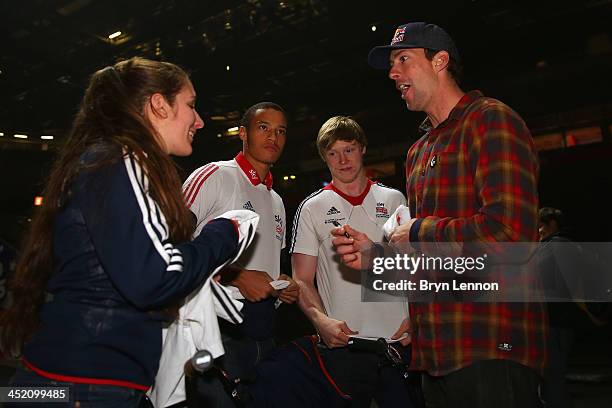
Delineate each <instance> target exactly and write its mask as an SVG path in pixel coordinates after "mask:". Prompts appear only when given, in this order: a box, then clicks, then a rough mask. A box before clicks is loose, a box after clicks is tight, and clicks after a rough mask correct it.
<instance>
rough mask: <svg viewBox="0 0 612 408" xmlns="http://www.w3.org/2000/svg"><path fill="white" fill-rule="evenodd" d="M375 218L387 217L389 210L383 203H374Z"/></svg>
mask: <svg viewBox="0 0 612 408" xmlns="http://www.w3.org/2000/svg"><path fill="white" fill-rule="evenodd" d="M376 218H389V210H387V208H386V207H385V203H376Z"/></svg>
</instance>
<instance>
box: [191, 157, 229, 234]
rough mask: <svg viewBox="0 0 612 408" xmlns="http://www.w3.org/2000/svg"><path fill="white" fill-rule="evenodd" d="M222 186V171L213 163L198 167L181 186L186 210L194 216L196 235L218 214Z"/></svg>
mask: <svg viewBox="0 0 612 408" xmlns="http://www.w3.org/2000/svg"><path fill="white" fill-rule="evenodd" d="M222 186H223V171H221V170H220V168H219V166H218V165H216V164H215V163H210V164H207V165H205V166H202V167H200V168H199V169H197V170H196V171H194V172H193V173H191V175H190V176H189V177H188V178H187V180H186V181H185V183H184V184H183V198H184V200H185V204H186V205H187V208H189V210H190V211H191V212H192V213H193V214H194V215H195V216H196V229H195V231H196V234H195V235H197V234H198V233H199V232H200V231H201V229H202V227H203V225H205V224H206V223H207V222H208V221H210V219H211V218H212V216H213V215H214V214H216V213H218V207H219V200H220V198H221V191H222Z"/></svg>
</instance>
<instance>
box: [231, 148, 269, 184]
mask: <svg viewBox="0 0 612 408" xmlns="http://www.w3.org/2000/svg"><path fill="white" fill-rule="evenodd" d="M234 160H236V163H238V166H239V167H240V169H242V172H243V173H244V175H245V176H246V177H247V179H249V181H250V182H251V184H253V185H254V186H258V185H260V184H265V186H266V187H267V188H268V190H272V172H270V171H269V172H268V174H267V175H266V178H265V179H264V180H263V181H261V178H259V175H258V174H257V170H255V168H254V167H253V165H252V164H251V163H250V162H249V161H248V160H247V158H246V157H244V154H242V152H240V153H238V154H237V155H236V157H234Z"/></svg>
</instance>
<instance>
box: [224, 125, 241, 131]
mask: <svg viewBox="0 0 612 408" xmlns="http://www.w3.org/2000/svg"><path fill="white" fill-rule="evenodd" d="M239 129H240V128H239V127H238V126H234V127H231V128H229V129H227V131H228V132H229V133H232V132H237V131H238V130H239Z"/></svg>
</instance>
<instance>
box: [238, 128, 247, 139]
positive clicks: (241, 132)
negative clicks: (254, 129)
mask: <svg viewBox="0 0 612 408" xmlns="http://www.w3.org/2000/svg"><path fill="white" fill-rule="evenodd" d="M238 136H239V137H240V140H242V141H243V142H246V140H247V130H246V128H245V127H244V126H240V128H239V129H238Z"/></svg>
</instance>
